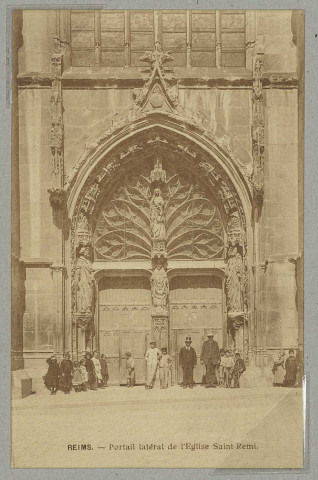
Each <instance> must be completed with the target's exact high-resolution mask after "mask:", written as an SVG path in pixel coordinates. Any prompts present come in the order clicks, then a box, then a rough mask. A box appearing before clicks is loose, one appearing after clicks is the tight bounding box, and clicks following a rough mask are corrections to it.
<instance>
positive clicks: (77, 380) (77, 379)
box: [72, 362, 83, 392]
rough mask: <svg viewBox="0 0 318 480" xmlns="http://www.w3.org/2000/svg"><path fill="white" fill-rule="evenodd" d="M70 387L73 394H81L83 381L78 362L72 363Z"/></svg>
mask: <svg viewBox="0 0 318 480" xmlns="http://www.w3.org/2000/svg"><path fill="white" fill-rule="evenodd" d="M72 385H73V387H74V390H75V392H81V391H82V390H83V388H82V385H83V379H82V375H81V371H80V367H79V363H78V362H74V364H73V378H72Z"/></svg>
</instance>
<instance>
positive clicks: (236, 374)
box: [231, 353, 246, 388]
mask: <svg viewBox="0 0 318 480" xmlns="http://www.w3.org/2000/svg"><path fill="white" fill-rule="evenodd" d="M245 370H246V367H245V363H244V360H243V359H242V358H241V355H240V354H239V353H236V354H235V364H234V367H233V372H232V382H231V383H232V385H231V387H232V388H240V376H241V375H242V373H244V372H245Z"/></svg>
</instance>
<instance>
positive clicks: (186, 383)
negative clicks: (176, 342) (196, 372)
mask: <svg viewBox="0 0 318 480" xmlns="http://www.w3.org/2000/svg"><path fill="white" fill-rule="evenodd" d="M179 364H180V365H181V367H182V370H183V388H187V387H189V388H193V383H194V382H193V369H194V367H195V366H196V364H197V354H196V353H195V350H194V348H192V347H191V337H186V340H185V347H182V348H181V350H180V352H179Z"/></svg>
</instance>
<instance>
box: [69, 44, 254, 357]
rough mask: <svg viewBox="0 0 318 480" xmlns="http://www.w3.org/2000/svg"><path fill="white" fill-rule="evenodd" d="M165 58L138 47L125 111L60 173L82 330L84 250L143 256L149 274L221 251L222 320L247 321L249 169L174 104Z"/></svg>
mask: <svg viewBox="0 0 318 480" xmlns="http://www.w3.org/2000/svg"><path fill="white" fill-rule="evenodd" d="M169 58H170V57H169V55H168V54H167V55H166V54H164V52H162V51H161V49H160V46H157V47H156V49H155V51H154V52H146V54H145V56H144V58H143V59H144V61H147V62H148V63H149V78H148V80H147V82H146V83H145V85H144V87H143V88H142V89H140V90H139V91H138V92H135V93H134V95H135V102H134V105H133V107H132V108H131V109H130V111H129V113H128V115H126V116H125V117H123V118H122V119H120V120H117V119H116V120H114V122H113V125H112V127H111V128H110V129H109V130H108V131H107V132H105V133H104V134H103V135H101V136H99V138H98V139H97V140H96V141H95V142H93V144H91V145H90V147H89V148H87V149H86V151H85V153H84V154H83V156H82V157H81V159H80V160H79V162H78V163H77V164H76V165H75V167H74V168H73V170H72V171H71V172H70V175H69V176H68V178H67V179H66V181H65V185H64V190H63V195H64V196H65V197H66V201H67V209H68V214H69V218H70V220H71V249H72V275H71V283H72V285H71V289H72V314H73V324H74V326H75V328H77V327H78V326H80V327H81V328H84V330H85V331H86V332H87V331H89V332H93V330H94V329H93V315H94V306H93V305H92V306H91V309H88V310H89V311H88V310H87V311H86V312H84V311H83V312H82V311H79V309H78V305H79V302H78V297H79V295H80V296H83V297H84V298H87V297H88V296H89V298H94V292H93V291H92V289H93V287H92V282H93V272H92V267H91V266H92V261H93V252H94V255H95V259H96V258H97V259H98V260H105V261H107V260H114V259H118V260H124V259H127V258H147V259H151V260H152V261H153V275H154V276H155V277H156V275H157V277H159V276H160V275H164V277H165V276H166V273H165V272H163V271H160V272H157V266H158V265H160V264H161V265H163V266H164V267H165V268H166V266H167V262H169V259H172V258H183V259H185V258H189V259H190V258H192V259H193V258H199V259H200V258H201V259H204V258H205V259H207V258H209V259H211V258H217V257H222V258H223V259H224V261H225V264H226V269H225V291H226V301H227V318H228V329H229V331H230V332H231V333H232V335H233V336H234V335H235V331H236V330H238V329H240V328H241V327H242V326H243V325H244V323H246V322H247V318H248V247H249V248H251V246H248V242H247V238H248V229H249V227H250V221H251V212H252V183H251V178H250V174H249V172H248V171H247V170H246V168H245V167H244V166H243V165H241V164H240V162H239V161H238V159H237V158H236V157H235V156H234V154H233V153H232V152H231V150H230V148H229V146H228V142H226V141H224V139H223V140H219V139H217V138H216V137H215V136H214V135H213V134H211V133H210V132H209V131H207V130H206V128H205V126H204V122H202V119H201V118H198V116H196V115H193V114H192V113H191V112H186V111H185V110H184V108H183V107H181V105H180V104H179V103H178V95H177V86H176V84H175V79H173V78H172V79H170V80H169V79H168V78H167V77H166V73H165V71H164V64H165V62H166V61H168V60H169ZM128 177H129V178H128ZM169 203H170V206H169ZM169 208H170V210H169ZM158 212H159V213H158ZM160 215H162V217H164V220H163V221H162V223H161V224H160V220H159V218H160ZM129 221H130V223H131V225H130V226H129V225H128V224H129ZM158 262H159V263H158ZM79 266H80V268H82V269H83V272H79V270H78V269H79ZM156 272H157V273H156ZM81 273H83V274H84V275H86V280H85V282H84V284H83V285H84V288H85V289H86V290H85V291H79V288H80V287H79V282H78V281H77V280H76V278H78V277H79V275H80V276H81ZM157 277H156V278H157ZM81 278H83V277H81ZM165 278H166V277H165ZM162 282H163V283H165V282H166V280H165V279H164V280H162ZM166 294H167V295H168V292H167V293H166ZM164 312H165V311H164ZM157 314H158V312H157ZM161 314H162V315H163V313H162V312H161ZM164 315H165V314H164ZM244 331H245V332H246V331H247V329H245V330H244ZM244 342H245V343H246V342H247V338H244ZM245 351H246V353H247V349H245Z"/></svg>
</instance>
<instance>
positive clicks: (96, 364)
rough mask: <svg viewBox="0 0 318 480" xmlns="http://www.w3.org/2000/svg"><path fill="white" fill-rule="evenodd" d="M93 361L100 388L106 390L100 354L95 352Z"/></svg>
mask: <svg viewBox="0 0 318 480" xmlns="http://www.w3.org/2000/svg"><path fill="white" fill-rule="evenodd" d="M92 361H93V363H94V367H95V375H96V378H97V384H98V387H99V388H104V384H103V377H102V366H101V364H100V360H99V353H98V352H94V356H93V358H92Z"/></svg>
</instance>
